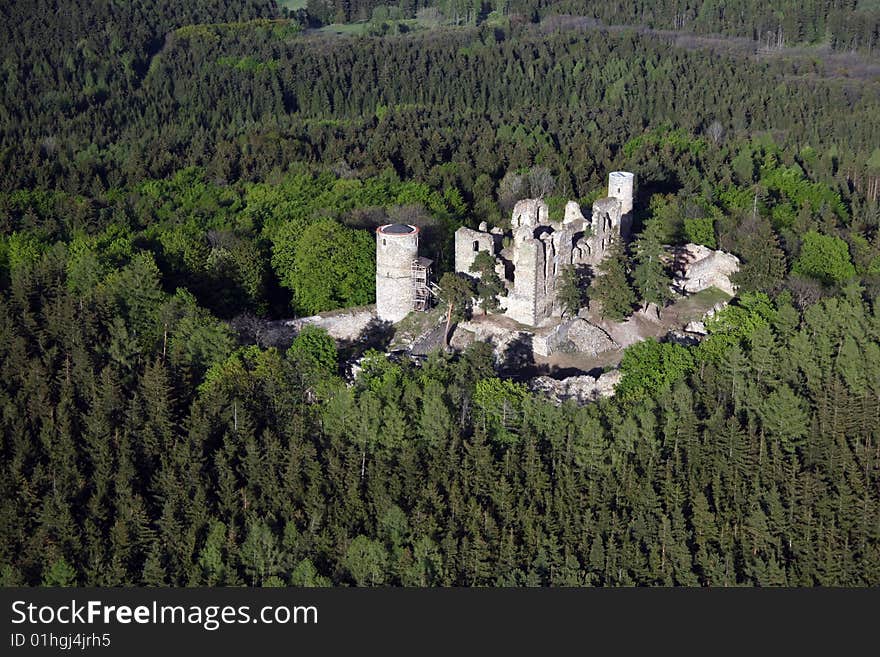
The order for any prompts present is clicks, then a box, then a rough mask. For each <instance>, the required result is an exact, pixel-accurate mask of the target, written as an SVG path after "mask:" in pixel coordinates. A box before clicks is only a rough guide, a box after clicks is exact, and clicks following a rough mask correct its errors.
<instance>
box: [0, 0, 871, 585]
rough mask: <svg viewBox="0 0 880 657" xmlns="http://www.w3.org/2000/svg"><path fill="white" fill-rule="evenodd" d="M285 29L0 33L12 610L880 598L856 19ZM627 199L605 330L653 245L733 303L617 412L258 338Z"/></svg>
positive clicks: (348, 11) (634, 9)
mask: <svg viewBox="0 0 880 657" xmlns="http://www.w3.org/2000/svg"><path fill="white" fill-rule="evenodd" d="M295 4H297V5H300V6H297V7H293V6H292V5H291V4H286V5H281V6H276V5H275V4H274V3H264V2H259V1H257V0H251V1H237V2H225V3H214V2H199V3H197V2H190V1H184V2H178V3H153V2H148V1H146V0H136V1H132V2H114V1H112V0H108V1H106V2H100V3H82V2H78V1H77V0H65V1H64V2H58V3H54V2H53V3H49V2H45V1H44V0H38V1H36V2H33V3H15V4H13V5H12V6H11V7H9V8H8V9H5V10H4V11H5V12H6V14H8V16H5V18H6V20H4V21H0V32H2V38H0V57H2V64H3V65H2V68H0V81H2V85H0V461H2V466H0V498H2V499H3V503H2V505H0V582H2V584H3V585H16V584H25V585H62V586H71V585H98V586H116V585H124V584H128V585H147V586H193V585H208V586H242V585H244V586H291V585H292V586H349V585H352V586H377V585H400V586H452V585H458V586H621V585H684V586H738V585H746V586H773V585H789V586H876V585H877V584H878V583H880V435H878V428H877V427H878V419H880V302H878V296H880V232H878V227H880V83H878V82H880V81H878V76H877V75H876V74H874V73H872V72H871V71H873V70H876V69H872V68H870V65H872V64H876V62H877V59H876V58H877V55H876V53H875V52H874V51H875V50H876V48H877V45H878V31H877V30H878V27H877V26H878V16H880V8H878V6H877V5H876V3H872V2H830V1H829V2H818V1H816V2H810V3H792V2H787V1H779V2H769V3H755V2H749V1H746V0H741V1H738V2H733V3H731V2H725V3H720V2H719V3H713V2H709V3H688V2H681V1H676V2H672V1H669V2H659V3H642V2H632V3H627V4H626V5H624V4H622V3H592V2H586V3H568V2H565V1H562V2H556V1H540V0H539V1H535V0H521V1H520V0H510V1H509V2H503V3H477V4H474V3H463V4H462V5H461V6H459V5H457V4H456V3H455V2H453V1H451V0H447V1H446V2H439V3H438V2H427V3H423V2H408V3H403V4H402V5H401V6H400V7H398V8H397V9H396V10H395V12H391V11H388V10H387V9H388V5H387V2H386V4H384V5H382V6H383V7H385V11H384V13H381V12H380V14H381V15H383V16H390V15H399V16H400V17H401V21H405V20H409V19H410V18H412V17H416V16H421V17H423V18H424V17H425V16H426V15H430V16H431V17H432V20H433V21H434V24H433V25H432V26H431V27H424V26H423V25H422V26H419V27H418V28H417V29H416V28H413V29H409V28H407V29H399V28H398V29H397V30H396V31H388V32H387V33H385V34H362V35H345V34H333V33H328V32H326V31H324V30H323V28H322V27H321V26H322V25H327V24H329V23H345V22H351V21H357V20H366V19H369V18H370V17H371V16H372V15H373V13H374V11H375V10H376V7H377V6H378V5H376V4H374V3H372V2H357V1H351V2H345V3H336V2H331V1H329V0H328V1H326V2H320V1H319V2H312V0H309V2H308V3H295ZM575 4H577V5H578V6H577V7H575V6H574V5H575ZM466 5H467V6H466ZM432 9H433V10H436V11H434V12H428V13H427V14H426V10H432ZM563 15H577V16H579V17H580V18H581V19H582V20H568V21H561V20H555V19H554V17H556V18H559V17H560V16H563ZM438 17H439V18H438ZM603 24H604V25H617V26H630V27H620V28H619V29H618V28H615V29H606V28H605V27H602V25H603ZM644 27H649V28H652V29H654V31H645V30H644V29H642V28H644ZM662 30H670V31H676V33H678V32H681V31H689V32H690V33H693V34H715V35H723V36H726V37H730V38H731V39H733V38H747V39H751V40H753V41H755V42H756V43H757V44H759V45H762V46H765V47H768V48H771V47H772V48H775V49H777V50H779V51H780V52H778V53H777V54H773V55H770V56H765V55H757V56H756V55H755V54H753V53H752V54H749V53H745V54H744V52H743V51H742V50H741V49H736V48H728V47H726V46H725V45H724V43H725V42H724V40H723V39H722V38H720V37H719V39H717V40H714V41H711V42H706V43H701V42H688V43H679V42H677V41H676V38H677V37H675V36H670V35H667V34H665V33H663V32H662ZM768 32H771V33H772V34H773V35H775V36H774V39H779V38H780V35H782V34H784V35H785V36H784V42H785V43H784V45H785V46H789V45H796V46H800V47H801V48H799V49H797V50H792V51H791V52H788V51H786V50H785V49H784V47H782V46H783V44H782V43H781V42H778V41H774V42H773V43H772V44H769V45H768V43H767V42H766V39H765V37H766V33H768ZM695 44H696V45H695ZM823 44H824V45H823ZM822 47H830V49H831V52H835V51H847V52H850V51H853V52H854V53H855V54H852V53H851V57H857V58H861V59H858V60H856V59H853V60H849V59H848V60H837V59H833V58H830V59H829V58H828V57H825V55H822V54H813V51H811V50H810V48H816V50H815V53H826V52H827V51H826V50H821V48H822ZM841 61H845V62H856V61H859V62H862V63H861V64H859V65H856V64H852V68H847V66H849V64H841V63H840V62H841ZM866 63H867V64H866ZM615 169H625V170H629V171H634V172H636V174H637V176H638V181H639V184H638V198H637V201H636V207H637V216H636V225H635V233H636V239H635V240H634V242H633V243H632V244H631V245H630V246H629V248H628V250H626V251H623V250H621V253H620V257H619V258H618V260H617V262H618V264H619V271H618V272H617V273H618V279H619V281H620V285H621V286H622V287H624V288H626V294H623V293H622V292H621V291H620V290H599V289H596V290H593V289H591V290H590V291H589V293H590V294H596V295H597V296H598V295H601V294H604V295H612V296H613V295H618V296H619V297H620V298H625V302H624V303H623V306H624V310H627V309H628V308H630V307H634V304H636V303H643V302H645V301H650V300H653V299H654V296H653V295H656V294H658V292H657V290H658V289H660V288H658V286H657V285H656V280H658V279H657V277H660V279H659V280H663V279H662V277H663V276H665V275H667V274H668V272H663V271H648V270H647V269H646V268H645V266H644V262H645V260H644V253H646V252H648V251H651V250H656V249H658V248H659V245H660V244H667V245H670V244H671V245H676V244H684V243H686V242H698V243H701V244H705V245H707V246H710V247H712V248H721V249H724V250H726V251H729V252H731V253H734V254H735V255H737V256H738V257H739V258H740V259H741V262H742V268H741V271H740V272H739V274H738V275H737V280H736V283H737V284H738V285H739V288H740V294H739V295H738V297H737V299H736V300H735V301H734V302H733V303H732V304H731V305H730V306H729V307H728V308H726V309H725V310H724V311H722V312H720V313H718V314H717V316H716V317H714V318H713V320H712V321H710V322H708V323H707V329H708V331H709V335H708V336H707V338H706V339H705V340H703V341H702V342H701V343H700V344H699V345H696V346H692V347H685V346H679V345H675V344H670V343H666V342H655V341H647V342H644V343H641V344H639V345H637V346H635V347H632V348H630V349H628V350H627V352H626V354H625V355H624V359H623V362H622V364H621V368H622V371H623V380H622V382H621V385H620V388H619V390H618V394H617V395H616V396H615V397H614V398H612V399H608V400H604V401H601V402H597V403H594V404H589V405H586V406H578V405H575V404H574V403H571V402H568V403H565V404H562V405H554V404H553V403H551V402H550V401H549V400H547V399H545V398H543V397H541V396H539V395H536V394H533V393H531V392H529V391H528V389H527V388H526V387H525V386H524V385H523V384H522V383H520V382H518V381H516V380H515V379H511V378H507V376H506V373H505V372H503V371H499V370H498V369H497V368H496V364H495V363H494V362H493V357H492V352H491V349H490V348H488V347H487V346H486V345H484V344H480V343H476V344H475V345H473V346H471V347H469V348H468V349H467V350H465V351H463V352H461V353H454V352H446V351H443V350H439V351H436V352H435V353H433V354H432V355H430V357H429V358H428V359H427V360H425V361H424V362H411V361H409V360H401V359H398V358H393V357H389V356H388V355H387V354H386V353H385V352H384V350H383V349H382V348H381V347H382V345H378V346H379V348H372V347H374V346H376V345H373V344H366V343H352V344H335V343H334V342H333V340H331V339H330V338H329V337H328V336H327V334H326V333H323V332H321V331H320V330H306V331H303V332H301V333H300V334H299V335H298V336H296V337H295V338H292V339H291V341H289V342H288V343H287V344H284V345H277V344H269V343H267V342H265V341H263V340H261V339H260V336H259V333H260V332H259V330H258V328H259V327H260V326H261V325H262V324H263V323H264V322H266V321H269V320H272V319H279V318H290V317H296V316H304V315H309V314H314V313H317V312H321V311H329V310H334V309H337V308H345V307H354V306H362V305H365V304H369V303H372V302H373V299H374V297H373V294H374V288H373V285H374V278H373V276H374V257H375V256H374V242H373V239H374V238H373V236H372V233H371V229H372V228H374V227H375V226H377V225H379V224H381V223H385V222H387V221H406V222H408V223H415V224H417V225H419V226H420V227H421V228H422V229H423V234H424V236H425V247H426V249H427V250H428V255H429V256H430V257H432V258H433V259H435V260H436V262H437V263H438V267H439V269H440V271H441V272H445V271H448V270H449V269H450V265H451V252H452V249H451V239H452V234H453V232H454V230H455V229H456V228H457V227H458V226H461V225H469V226H476V225H477V224H478V223H479V222H480V221H482V220H488V221H490V222H491V223H495V224H499V223H501V224H503V222H504V220H505V217H506V216H507V215H508V212H509V210H510V207H511V203H512V202H513V201H515V200H516V199H517V198H521V197H523V196H527V195H529V194H531V193H532V192H533V191H534V190H535V182H534V181H535V180H537V179H539V178H540V180H541V181H542V191H547V192H548V194H547V198H548V201H549V202H550V205H551V207H557V206H558V205H559V203H560V202H561V201H562V200H564V199H578V200H580V201H581V203H583V204H585V205H588V204H589V203H590V202H591V201H592V200H593V199H595V198H596V197H597V196H599V195H601V194H602V193H603V192H602V188H603V184H604V180H605V178H606V176H607V173H608V171H611V170H615ZM536 174H540V175H536ZM548 181H549V183H548ZM548 185H549V186H548ZM651 276H654V281H653V284H649V283H651V281H649V280H647V279H648V278H650V277H651ZM660 287H661V288H662V286H660ZM657 300H659V301H662V299H659V298H658V299H657ZM627 304H628V305H627ZM255 327H256V329H255ZM353 356H360V357H363V361H362V369H361V371H360V373H359V374H358V375H357V377H356V378H355V379H354V380H353V381H352V380H349V379H348V377H347V370H346V367H345V365H346V362H347V361H348V360H349V359H351V358H352V357H353Z"/></svg>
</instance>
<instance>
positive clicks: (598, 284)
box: [592, 239, 636, 321]
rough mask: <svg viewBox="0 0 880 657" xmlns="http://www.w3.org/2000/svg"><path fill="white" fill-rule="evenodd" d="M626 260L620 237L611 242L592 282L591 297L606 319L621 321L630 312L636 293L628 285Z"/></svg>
mask: <svg viewBox="0 0 880 657" xmlns="http://www.w3.org/2000/svg"><path fill="white" fill-rule="evenodd" d="M628 270H629V267H628V262H627V257H626V253H625V252H624V250H623V243H622V242H621V241H620V239H615V240H613V241H612V242H611V245H610V246H609V248H608V251H607V253H606V255H605V259H604V260H603V261H602V263H601V264H600V265H599V270H598V272H597V275H596V279H595V281H594V282H593V294H592V298H593V299H595V300H596V301H598V302H599V304H600V312H601V314H602V316H603V317H604V318H606V319H610V320H613V321H622V320H624V319H626V318H627V317H629V315H630V314H631V313H632V309H633V306H634V305H635V303H636V295H635V293H634V292H633V290H632V287H630V283H629V277H628Z"/></svg>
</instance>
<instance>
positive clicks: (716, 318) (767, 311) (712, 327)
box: [696, 292, 777, 363]
mask: <svg viewBox="0 0 880 657" xmlns="http://www.w3.org/2000/svg"><path fill="white" fill-rule="evenodd" d="M776 317H777V316H776V310H775V309H774V308H773V304H772V303H771V302H770V299H769V298H768V297H767V295H766V294H764V293H761V292H752V293H747V294H743V295H742V296H740V297H739V298H738V299H736V301H735V302H734V303H732V304H730V305H729V306H727V307H726V308H724V309H722V310H721V311H719V312H717V313H715V314H714V315H713V316H712V317H711V318H709V319H708V320H706V322H705V325H706V330H707V331H708V333H709V335H708V337H707V338H706V339H704V340H703V341H702V342H701V343H700V346H699V347H698V348H697V351H696V353H697V358H698V359H699V360H705V361H709V362H714V363H719V362H721V360H722V359H723V358H724V354H725V353H726V352H727V351H728V350H729V349H730V348H731V347H733V346H735V345H741V344H742V343H743V341H744V340H746V339H747V338H748V337H749V336H751V335H752V334H753V333H754V332H755V331H756V330H757V329H758V328H760V327H762V326H767V325H769V324H771V323H772V322H773V321H774V320H775V319H776Z"/></svg>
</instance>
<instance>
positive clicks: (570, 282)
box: [556, 265, 587, 317]
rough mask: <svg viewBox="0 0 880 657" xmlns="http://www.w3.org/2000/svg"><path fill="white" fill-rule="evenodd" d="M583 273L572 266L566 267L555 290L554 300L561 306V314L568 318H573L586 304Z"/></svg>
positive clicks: (585, 286) (585, 284)
mask: <svg viewBox="0 0 880 657" xmlns="http://www.w3.org/2000/svg"><path fill="white" fill-rule="evenodd" d="M585 278H586V277H585V276H584V274H583V272H582V271H581V270H579V269H578V268H577V267H575V266H574V265H566V266H564V267H563V268H562V275H561V276H560V277H559V283H558V287H557V289H556V298H557V299H558V300H559V304H560V305H561V306H562V312H563V314H564V315H567V316H568V317H574V316H575V315H577V314H578V311H580V309H581V308H582V307H584V305H586V303H587V283H586V281H585V280H584V279H585Z"/></svg>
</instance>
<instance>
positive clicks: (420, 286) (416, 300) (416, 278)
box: [410, 257, 436, 312]
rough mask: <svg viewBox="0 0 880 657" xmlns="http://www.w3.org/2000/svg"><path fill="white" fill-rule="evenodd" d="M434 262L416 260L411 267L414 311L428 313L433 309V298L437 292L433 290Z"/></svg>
mask: <svg viewBox="0 0 880 657" xmlns="http://www.w3.org/2000/svg"><path fill="white" fill-rule="evenodd" d="M433 264H434V261H433V260H429V259H428V258H421V257H420V258H416V259H415V260H413V261H412V265H411V267H410V279H411V281H412V290H413V310H418V311H422V312H424V311H426V310H428V309H429V308H430V307H431V297H433V296H434V295H435V294H436V292H435V291H434V290H433V289H432V283H431V265H433Z"/></svg>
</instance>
